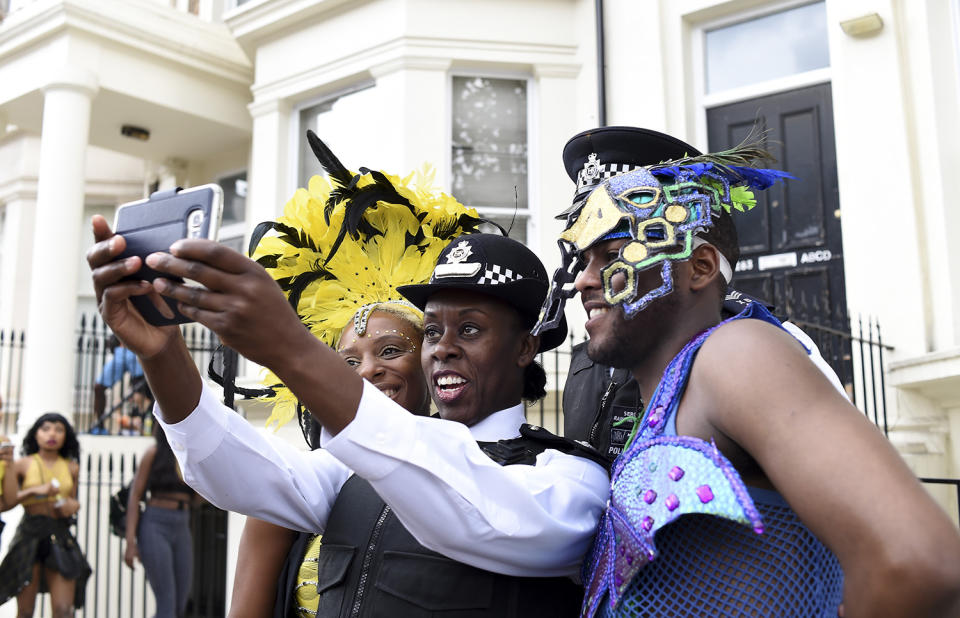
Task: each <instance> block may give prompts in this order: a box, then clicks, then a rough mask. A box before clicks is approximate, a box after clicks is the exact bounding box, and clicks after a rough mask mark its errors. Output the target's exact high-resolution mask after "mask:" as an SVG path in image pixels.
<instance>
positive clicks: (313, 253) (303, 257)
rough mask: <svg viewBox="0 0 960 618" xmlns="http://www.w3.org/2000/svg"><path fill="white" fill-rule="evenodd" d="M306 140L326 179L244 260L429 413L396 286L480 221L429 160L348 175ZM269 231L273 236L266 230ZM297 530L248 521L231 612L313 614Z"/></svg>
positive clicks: (345, 351)
mask: <svg viewBox="0 0 960 618" xmlns="http://www.w3.org/2000/svg"><path fill="white" fill-rule="evenodd" d="M307 138H308V141H309V142H310V146H311V148H312V149H313V152H314V154H315V155H316V156H317V159H318V160H319V161H320V163H321V165H322V166H323V167H324V169H325V170H326V171H327V173H328V175H329V178H324V177H321V176H314V177H312V178H311V179H310V182H309V184H308V188H307V189H303V188H301V189H297V191H296V193H294V195H293V197H292V198H291V199H290V200H289V201H288V202H287V204H286V207H285V208H284V214H283V216H281V217H280V218H278V219H277V220H276V221H269V222H265V223H261V224H260V225H259V226H258V227H257V229H256V230H255V231H254V233H253V236H252V238H251V241H250V254H251V257H252V258H253V259H255V260H256V261H257V262H258V263H260V264H261V265H262V266H264V268H266V270H267V272H269V273H270V275H271V276H272V277H273V278H274V279H275V280H276V281H277V283H278V284H280V286H281V288H282V289H283V290H284V293H285V294H286V296H287V299H288V300H289V302H290V304H291V306H292V307H293V308H294V310H295V311H296V312H297V315H298V316H299V317H300V320H301V321H302V322H303V323H304V325H305V326H307V328H309V329H310V331H311V332H312V333H313V334H314V335H315V336H316V337H317V338H319V339H320V340H322V341H323V342H324V343H326V344H328V345H330V346H331V347H333V348H334V349H336V350H337V351H338V352H340V353H341V355H342V356H343V357H344V358H345V360H346V361H347V362H348V363H349V364H351V365H352V366H354V367H355V368H356V369H357V371H358V373H360V374H361V375H362V376H363V377H365V378H367V379H368V380H369V381H371V382H372V383H373V384H374V385H376V386H378V387H379V388H380V389H381V390H382V391H384V392H385V393H387V394H388V396H390V397H391V398H393V399H394V400H396V401H397V402H398V403H400V404H401V405H402V406H403V407H405V408H406V409H407V410H409V411H411V412H413V413H415V414H426V413H427V412H428V411H429V405H430V398H429V393H428V390H427V387H426V381H425V379H424V376H423V370H422V368H421V366H420V354H419V348H420V344H421V341H422V338H423V314H422V312H421V311H420V310H419V309H417V308H416V307H415V306H414V305H413V304H412V303H410V302H409V301H407V300H405V299H404V298H403V297H402V296H401V295H400V294H399V293H398V292H397V287H398V286H401V285H408V284H419V283H425V282H426V281H428V280H429V278H430V274H431V272H432V270H433V267H434V265H435V264H436V261H437V256H438V255H439V254H440V252H441V251H442V250H443V248H444V247H445V246H446V245H447V244H448V243H449V242H450V241H451V240H453V239H454V238H456V237H457V236H459V235H461V234H464V233H472V232H477V231H479V230H478V227H479V225H480V223H481V222H482V220H481V219H480V218H479V217H478V216H477V213H476V211H474V210H473V209H468V208H466V207H464V206H463V205H462V204H460V203H459V202H457V201H456V199H454V198H453V197H451V196H449V195H446V194H444V193H440V192H438V191H436V190H435V189H434V188H433V173H432V171H431V170H429V169H427V168H425V169H424V170H423V171H422V172H418V173H412V174H410V175H408V176H406V177H405V178H400V177H398V176H392V175H387V174H384V173H382V172H376V171H370V170H368V169H366V168H360V173H359V174H352V173H350V172H349V171H347V169H346V168H345V167H344V166H343V165H342V164H341V163H340V161H339V160H337V158H336V157H335V156H334V155H333V153H332V152H331V151H330V150H329V149H328V148H327V146H326V145H325V144H324V143H323V142H322V141H320V140H319V139H318V138H317V136H316V135H314V134H313V132H312V131H310V132H308V133H307ZM270 231H275V232H276V233H277V234H276V235H273V236H268V235H267V233H268V232H270ZM266 382H267V384H268V386H269V388H268V389H267V390H266V391H265V393H266V396H267V397H268V398H270V399H272V400H273V401H274V407H273V411H272V413H271V415H270V418H269V419H268V420H267V425H268V426H269V425H272V424H276V425H277V426H280V425H283V424H285V423H287V422H289V421H290V420H291V419H292V418H293V417H294V416H296V417H297V418H298V421H299V422H300V426H301V429H302V430H303V432H304V437H305V438H306V440H307V443H308V444H309V445H310V447H311V448H315V447H316V446H317V436H318V435H319V432H318V430H317V428H316V427H314V426H313V423H312V417H311V416H310V414H309V413H307V412H306V410H304V409H303V408H302V406H300V404H299V402H298V401H297V399H296V397H295V396H294V395H293V393H291V392H290V390H289V389H288V388H286V386H284V385H283V383H282V382H281V381H280V380H279V379H278V378H277V377H276V376H275V375H273V374H272V373H269V372H268V374H267V378H266ZM295 536H296V535H295V533H294V532H292V531H290V530H287V529H285V528H281V527H279V526H275V525H273V524H268V523H266V522H263V521H260V520H256V519H250V520H248V523H247V524H246V526H245V527H244V532H243V536H242V538H241V542H240V552H239V558H238V561H237V569H236V576H235V578H234V589H233V597H232V601H231V610H230V616H232V617H234V618H236V617H239V616H264V615H269V614H270V612H271V610H272V611H273V612H274V615H275V616H288V615H291V612H292V611H295V612H297V613H296V615H301V614H300V612H306V613H305V614H303V615H310V614H311V613H312V614H315V613H316V609H317V593H316V590H317V586H316V581H317V563H316V561H315V559H314V560H310V559H309V557H310V555H311V554H312V555H314V556H315V555H316V553H317V551H318V549H319V543H320V539H319V537H318V536H316V535H310V534H305V533H301V534H299V536H296V542H293V541H294V538H295ZM292 542H293V546H292V547H291V543H292ZM285 559H286V564H285V565H284V564H283V562H284V560H285ZM278 575H279V578H278ZM277 583H279V588H277V587H276V586H277ZM310 584H313V585H310Z"/></svg>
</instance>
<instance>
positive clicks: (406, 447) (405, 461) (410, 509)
mask: <svg viewBox="0 0 960 618" xmlns="http://www.w3.org/2000/svg"><path fill="white" fill-rule="evenodd" d="M311 139H312V144H311V145H313V146H314V148H315V151H317V150H320V154H318V156H322V157H323V158H322V159H321V162H325V166H327V169H328V171H330V173H331V177H332V178H333V180H334V182H336V184H337V185H338V186H340V187H352V188H353V189H355V190H357V191H363V190H365V189H366V188H367V187H370V189H369V191H370V193H369V195H368V197H370V198H371V199H370V201H369V202H368V203H369V206H370V208H374V207H378V206H376V204H377V203H378V202H390V203H393V204H399V205H401V206H404V205H405V204H409V199H410V195H411V194H409V193H404V192H401V191H398V190H397V189H396V188H395V187H394V186H393V185H392V182H391V180H390V179H389V178H388V177H386V176H384V175H382V174H379V173H377V172H372V173H371V172H368V171H366V170H364V173H363V174H360V175H357V177H356V178H355V179H354V178H353V175H350V174H348V173H347V172H346V170H345V169H343V168H342V166H340V165H339V161H336V159H335V158H334V157H332V154H330V153H329V152H328V151H325V150H324V149H323V148H325V147H323V148H320V147H319V146H317V144H316V142H318V141H319V140H316V138H315V136H313V137H312V138H311ZM320 146H322V144H321V145H320ZM333 205H334V206H335V204H333ZM404 207H405V206H404ZM321 216H322V215H321ZM93 225H94V235H95V239H96V240H97V244H96V245H95V246H94V247H93V248H92V249H91V250H90V252H89V253H88V261H89V263H90V265H91V268H92V269H93V280H94V287H95V290H96V293H97V299H98V302H99V306H100V312H101V315H102V316H103V318H104V320H105V321H106V323H107V324H108V325H109V326H110V327H111V328H112V329H113V331H114V332H115V333H116V334H117V336H118V337H120V338H121V340H123V341H124V342H125V343H126V344H127V346H128V347H129V348H130V349H131V350H133V351H134V352H135V353H136V354H137V355H138V357H140V360H141V364H142V366H143V368H144V372H145V374H146V375H147V379H148V381H149V382H150V385H151V388H152V389H153V391H154V394H155V395H156V397H157V402H158V405H159V409H160V417H159V420H160V421H161V423H162V424H163V425H164V427H165V429H166V430H167V433H168V436H169V438H170V442H171V446H173V448H174V451H175V453H176V455H177V457H178V459H179V461H180V463H181V466H182V468H183V470H184V476H185V479H186V481H187V482H188V483H190V484H191V485H192V486H193V487H194V488H195V489H197V490H198V491H199V492H200V493H201V494H202V495H204V496H205V497H206V498H208V499H209V500H210V501H211V502H212V503H214V504H216V505H218V506H220V507H222V508H228V509H231V510H237V511H240V512H245V513H247V514H250V515H254V516H256V517H258V518H261V519H265V520H267V521H271V522H273V523H276V524H280V525H283V526H286V527H289V528H293V529H299V530H304V531H323V532H324V544H323V545H322V546H321V550H320V551H321V554H320V557H319V559H320V560H321V562H322V564H328V565H329V566H330V567H336V568H338V572H341V573H343V574H344V576H343V580H338V581H337V582H334V583H332V584H331V586H330V588H329V589H328V590H327V591H326V592H324V594H325V595H326V596H325V597H323V598H322V599H321V602H320V608H321V611H320V612H319V613H318V615H324V616H338V615H344V613H346V614H349V612H350V608H351V607H353V606H359V605H363V604H364V603H376V604H377V607H378V608H379V607H387V606H389V607H396V608H403V609H402V610H401V609H398V610H397V611H398V612H400V613H397V614H395V615H408V616H419V615H428V614H426V613H424V612H427V611H429V608H430V607H434V606H435V605H436V604H437V603H441V604H442V605H444V606H447V607H451V606H452V607H460V608H467V607H473V608H476V607H480V608H485V609H484V611H485V612H486V613H484V614H479V613H478V614H473V615H490V616H499V615H505V614H508V613H510V612H519V613H520V614H522V615H527V616H538V615H544V616H547V615H549V616H557V615H576V613H577V611H578V605H579V595H580V592H579V589H578V588H576V587H572V586H571V583H570V582H569V580H568V578H569V577H574V576H576V575H577V573H578V572H579V567H580V563H581V561H582V559H583V555H584V553H585V552H586V550H587V547H588V545H589V543H590V540H591V538H592V536H593V532H594V529H595V527H596V523H597V518H598V515H599V512H600V510H601V509H602V507H603V504H604V501H605V498H606V489H607V475H606V472H605V470H604V469H603V467H601V465H599V464H598V463H596V462H595V461H594V460H593V459H592V458H593V457H594V455H595V454H594V453H589V452H588V451H589V449H584V448H583V447H580V446H577V445H575V444H574V443H573V442H572V441H565V440H563V439H562V438H556V437H554V436H550V437H549V439H547V438H545V437H544V436H543V434H544V433H545V432H542V431H541V430H539V429H538V428H534V429H532V430H524V431H525V432H526V433H524V436H523V437H521V424H522V423H523V407H522V403H521V400H522V399H523V398H525V397H529V396H531V395H532V396H533V397H534V398H536V397H539V396H542V394H543V393H542V391H543V384H544V382H545V377H546V376H545V374H543V370H542V368H539V367H537V368H536V369H532V366H533V365H534V357H535V356H536V354H537V353H538V352H542V351H544V350H546V349H550V348H552V347H554V346H556V345H558V344H559V343H560V342H561V341H562V340H563V338H564V333H565V327H564V328H563V329H562V330H561V329H557V331H556V332H554V333H551V334H545V335H544V336H543V337H535V336H533V335H531V334H530V332H529V329H530V327H531V326H532V325H533V323H534V322H535V321H536V318H537V314H538V312H539V307H540V305H541V303H542V301H543V299H544V297H545V295H546V291H547V276H546V272H545V269H544V268H543V266H542V264H541V263H540V262H539V260H538V259H537V258H536V256H535V255H534V254H533V253H532V252H530V251H529V250H528V249H526V248H525V247H523V245H521V244H520V243H517V242H516V241H513V240H510V239H508V238H505V237H502V236H496V235H490V234H468V235H465V236H463V237H461V238H460V239H458V240H457V241H456V242H454V243H451V244H450V245H449V246H448V247H447V248H446V249H444V251H443V252H442V253H441V254H440V257H439V261H438V265H437V266H436V269H435V270H434V272H433V276H432V277H431V279H430V283H429V284H426V285H422V286H416V285H414V286H407V287H406V288H401V289H400V292H401V293H402V294H403V295H404V296H406V297H407V299H408V300H409V301H411V302H412V303H413V305H415V306H416V307H417V308H418V309H419V310H422V311H423V315H424V343H423V347H422V350H421V362H422V364H423V367H424V373H425V374H426V375H427V377H428V380H429V385H430V389H431V395H432V397H433V399H434V403H435V404H436V405H437V407H438V408H439V411H440V417H441V418H440V419H435V418H422V417H416V416H413V415H410V414H409V413H408V412H407V411H406V410H405V409H403V407H402V406H400V405H399V404H397V403H396V402H394V401H393V400H391V399H390V398H389V397H388V395H387V394H384V393H382V392H380V391H379V390H378V389H377V388H376V387H374V386H373V385H372V384H370V383H369V382H366V381H365V380H363V379H362V378H361V377H360V376H359V375H358V374H357V373H356V372H355V371H354V370H353V369H352V368H351V367H350V366H349V365H348V364H347V363H345V362H344V361H343V359H342V358H340V356H339V355H338V354H337V353H336V352H335V351H334V350H333V349H331V348H330V347H329V346H328V345H327V344H325V343H323V342H321V341H320V340H318V339H317V338H316V337H314V336H312V335H311V334H310V332H309V331H308V330H307V329H305V328H304V327H303V324H302V323H301V320H300V317H299V316H298V311H297V310H295V309H294V307H293V306H291V305H292V304H296V305H297V309H298V310H302V308H303V306H302V305H301V304H298V303H292V302H288V299H287V298H286V297H285V296H284V294H283V292H282V291H281V288H280V286H278V285H277V283H276V282H275V281H274V280H273V279H272V278H271V277H270V275H269V274H268V273H267V272H266V271H265V270H264V268H263V267H262V266H261V265H260V264H258V263H256V262H253V261H251V260H249V259H247V258H246V257H244V256H242V255H240V254H239V253H236V252H235V251H232V250H231V249H228V248H226V247H223V246H220V245H217V244H215V243H213V242H210V241H206V240H181V241H177V242H176V243H174V244H173V245H172V246H171V248H170V253H154V254H151V255H149V256H147V258H146V265H147V266H149V267H150V268H151V269H153V270H155V271H157V272H160V273H164V275H165V276H164V277H162V278H157V279H156V280H154V281H153V282H152V283H146V282H140V281H124V280H123V279H124V278H125V277H128V276H130V275H132V274H134V273H136V272H137V271H138V270H139V268H140V267H141V266H142V265H143V260H142V259H141V258H139V257H130V258H126V259H125V260H123V261H113V258H115V257H116V256H118V255H120V254H121V253H122V252H123V250H124V248H125V240H124V239H123V237H122V236H117V235H114V234H113V233H112V232H111V230H110V229H109V227H108V226H107V225H106V222H105V221H104V220H103V219H102V218H95V219H94V221H93ZM425 267H429V266H427V265H425ZM316 276H321V275H316ZM358 276H360V275H359V271H358ZM168 277H182V278H184V279H191V280H193V281H196V282H198V283H200V284H202V285H203V286H204V287H203V288H198V287H191V286H186V285H183V284H180V283H176V282H174V281H173V280H172V279H171V278H168ZM304 283H305V286H306V284H307V282H306V281H305V282H304ZM408 288H409V289H408ZM308 294H309V286H306V289H305V290H304V292H303V299H304V303H309V301H308V300H307V295H308ZM159 295H163V296H166V297H169V298H172V299H175V300H176V301H177V309H178V310H179V311H180V312H181V313H182V314H183V315H184V316H186V317H188V318H191V319H195V320H196V321H198V322H200V323H202V324H204V325H205V326H208V327H209V328H211V329H212V330H214V331H215V332H216V333H217V334H218V335H219V336H220V338H221V339H222V341H223V342H224V344H226V345H228V346H230V347H232V348H234V349H236V350H237V351H238V352H239V353H241V354H243V355H244V356H246V357H247V358H250V359H251V360H253V361H255V362H257V363H259V364H261V365H264V366H266V367H269V368H270V369H271V370H272V371H273V372H274V373H275V374H276V376H277V377H278V378H279V379H280V380H281V381H282V382H283V383H284V384H285V385H286V387H288V388H289V389H290V390H291V391H292V392H293V393H294V394H295V395H296V397H297V398H298V400H299V401H300V402H301V403H302V404H303V405H304V406H305V407H306V408H307V409H309V410H310V411H311V412H312V413H313V415H314V417H315V418H316V419H317V420H318V421H319V422H320V424H321V425H322V426H323V428H324V435H323V439H322V442H323V447H324V448H323V449H322V450H319V451H312V452H302V451H294V450H292V449H290V448H289V447H288V446H287V445H285V444H279V443H278V442H277V441H275V440H271V439H269V438H265V437H264V436H262V435H260V434H259V433H258V432H256V431H254V430H253V429H252V428H251V427H250V426H249V424H247V423H246V422H245V421H244V420H243V419H241V418H239V417H238V416H237V415H235V414H233V413H231V412H230V411H229V410H226V409H223V408H222V406H221V405H220V404H219V402H217V401H215V400H214V398H213V396H212V395H211V394H210V393H208V392H207V391H206V390H205V388H204V386H203V384H202V381H201V379H200V376H199V374H198V373H197V371H196V369H195V368H194V366H193V363H192V361H191V360H190V357H189V354H188V352H187V349H186V346H185V345H184V343H183V340H182V338H181V337H180V335H179V331H178V329H176V328H175V327H171V326H161V327H157V326H153V325H151V324H149V323H147V322H146V320H144V319H143V317H142V316H141V315H140V314H139V313H138V312H137V311H136V310H135V309H134V308H133V306H132V304H131V303H130V299H131V297H135V296H136V297H142V296H149V297H152V298H153V299H154V300H157V299H158V298H159ZM161 311H162V309H161ZM537 369H538V370H537ZM531 378H532V379H533V383H532V385H531V382H530V380H531ZM537 384H539V386H537ZM528 433H531V434H532V437H531V436H529V435H527V434H528ZM504 440H506V441H508V442H509V444H503V443H502V442H503V441H504ZM517 440H520V441H521V442H519V443H518V442H516V441H517ZM490 443H492V444H494V445H500V446H494V447H491V446H490ZM510 444H521V445H523V448H521V449H519V451H516V453H514V451H513V450H511V449H510V448H509V445H510ZM538 445H539V446H538ZM485 449H486V450H485ZM504 449H506V450H504ZM558 449H559V450H558ZM491 453H501V454H503V453H513V454H511V455H510V456H508V457H496V456H495V455H494V454H491ZM517 453H519V454H521V455H522V457H518V458H517V457H514V455H516V454H517ZM538 453H539V454H538ZM351 479H356V481H351ZM411 487H416V489H417V490H416V491H410V488H411ZM377 504H380V506H377ZM371 509H372V510H371ZM384 509H386V510H384ZM378 513H380V514H381V516H383V517H388V520H389V517H393V516H395V517H396V520H395V521H396V524H395V525H391V526H388V528H389V529H390V530H392V532H389V533H386V532H385V533H384V534H385V537H384V538H385V540H384V541H383V543H384V544H386V547H381V549H380V550H378V551H381V552H382V554H378V555H381V557H382V561H380V560H379V559H378V560H377V561H375V563H376V565H377V568H380V567H381V566H382V569H381V570H379V571H378V572H376V573H372V574H371V573H368V572H366V571H365V569H367V568H368V567H369V564H365V562H364V561H363V560H361V558H362V557H363V551H364V550H363V549H362V548H361V547H360V546H359V544H357V543H356V542H355V540H351V539H350V538H349V534H348V529H349V526H347V527H346V528H343V529H341V528H340V527H339V526H342V525H343V524H345V523H346V522H350V521H358V520H359V519H363V520H364V521H365V520H366V519H368V518H369V520H370V522H371V525H372V526H379V525H380V524H378V523H377V522H378V521H379V518H378V515H377V514H378ZM371 514H372V516H371ZM391 521H392V520H391ZM438 521H442V522H443V525H442V526H438V525H437V522H438ZM335 523H336V524H337V526H336V527H335V526H334V524H335ZM328 524H329V525H330V528H328ZM330 539H340V542H339V543H331V544H330V545H327V541H328V540H330ZM391 544H392V545H391ZM344 547H348V548H352V549H351V551H344V550H343V549H342V548H344ZM391 547H394V548H403V550H402V551H400V552H399V553H397V552H395V551H391V550H390V548H391ZM397 560H401V562H396V561H397ZM368 576H369V577H373V578H374V580H375V581H378V578H380V579H384V578H386V579H388V580H390V581H389V582H381V583H383V584H384V585H380V584H378V585H376V586H369V587H366V588H365V587H364V585H363V584H362V583H360V582H364V581H366V580H367V578H368ZM410 577H413V579H410ZM440 578H445V579H444V581H446V580H450V583H451V585H437V586H435V587H430V589H429V590H426V589H424V588H423V586H422V582H423V581H438V582H439V581H440ZM451 578H452V579H451ZM417 582H420V583H419V584H418V583H417ZM455 583H456V584H457V585H452V584H455ZM393 585H395V586H396V588H394V587H393ZM390 590H399V591H400V593H399V594H400V596H397V595H396V594H394V593H391V592H390ZM364 595H366V596H364ZM423 597H429V598H423ZM390 604H392V605H390ZM451 604H452V605H451Z"/></svg>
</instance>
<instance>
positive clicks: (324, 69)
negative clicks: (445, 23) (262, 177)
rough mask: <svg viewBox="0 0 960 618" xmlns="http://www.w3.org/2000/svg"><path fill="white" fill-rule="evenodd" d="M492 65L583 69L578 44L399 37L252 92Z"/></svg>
mask: <svg viewBox="0 0 960 618" xmlns="http://www.w3.org/2000/svg"><path fill="white" fill-rule="evenodd" d="M492 65H504V66H507V65H509V66H511V67H527V68H528V69H529V70H531V71H532V72H534V73H535V74H536V75H537V76H543V77H576V75H577V74H578V73H579V71H580V63H579V62H578V61H577V59H576V46H575V45H543V44H535V43H516V42H507V43H504V42H500V41H483V40H458V39H444V38H436V37H398V38H395V39H391V40H389V41H382V42H380V43H377V44H375V45H371V46H370V47H367V48H365V49H361V50H354V51H351V53H349V54H346V55H343V56H341V57H339V58H335V59H333V60H331V61H329V62H325V63H319V64H316V65H314V66H312V67H311V68H310V69H308V70H306V71H301V72H299V73H294V74H289V75H285V76H283V77H282V78H280V79H276V80H273V81H269V82H257V83H255V84H254V85H253V87H252V91H253V96H254V102H255V104H257V103H258V102H260V101H268V100H272V99H288V100H292V99H294V98H297V97H302V96H303V93H304V92H310V91H311V90H312V89H315V88H318V87H321V86H323V85H329V84H341V83H342V81H343V80H344V79H346V78H349V77H351V76H353V77H356V78H358V79H359V78H360V76H363V77H367V76H373V77H374V78H376V77H380V76H383V75H386V74H389V73H392V72H395V71H398V70H403V69H417V70H434V71H448V70H450V69H451V68H453V67H454V66H456V67H458V68H465V67H470V66H484V67H489V66H492Z"/></svg>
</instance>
